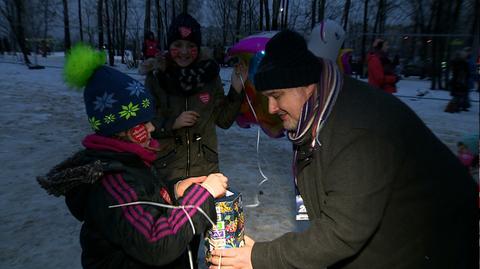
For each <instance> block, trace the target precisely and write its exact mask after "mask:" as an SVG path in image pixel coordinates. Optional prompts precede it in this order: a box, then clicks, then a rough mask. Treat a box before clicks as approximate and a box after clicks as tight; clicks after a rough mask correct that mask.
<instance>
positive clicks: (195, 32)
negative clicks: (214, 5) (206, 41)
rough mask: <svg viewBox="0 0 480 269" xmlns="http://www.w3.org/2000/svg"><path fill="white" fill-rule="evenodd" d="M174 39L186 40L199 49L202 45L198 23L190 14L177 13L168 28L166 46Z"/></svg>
mask: <svg viewBox="0 0 480 269" xmlns="http://www.w3.org/2000/svg"><path fill="white" fill-rule="evenodd" d="M175 40H187V41H190V42H193V43H195V45H197V47H198V48H199V49H200V46H201V45H202V33H201V31H200V24H199V23H198V22H197V20H195V19H194V18H193V17H192V16H190V15H189V14H187V13H182V14H180V15H178V16H177V17H176V18H175V19H174V20H173V22H172V24H171V25H170V28H168V34H167V43H168V47H170V45H171V44H172V43H173V42H174V41H175Z"/></svg>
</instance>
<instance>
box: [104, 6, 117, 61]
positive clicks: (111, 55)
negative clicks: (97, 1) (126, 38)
mask: <svg viewBox="0 0 480 269" xmlns="http://www.w3.org/2000/svg"><path fill="white" fill-rule="evenodd" d="M105 16H106V21H107V24H106V26H107V42H108V44H107V50H108V63H109V65H110V66H114V65H115V57H114V53H113V48H112V47H113V46H112V33H111V28H110V13H109V8H108V0H105Z"/></svg>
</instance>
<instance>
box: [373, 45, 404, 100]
mask: <svg viewBox="0 0 480 269" xmlns="http://www.w3.org/2000/svg"><path fill="white" fill-rule="evenodd" d="M387 51H388V42H386V41H385V40H383V39H376V40H375V41H374V42H373V50H372V51H371V52H369V53H368V58H367V62H368V84H370V85H372V86H374V87H377V88H379V89H382V90H383V91H384V92H387V93H395V92H397V88H396V83H397V82H398V76H397V75H396V74H395V67H394V65H393V64H392V61H390V59H389V58H388V55H387Z"/></svg>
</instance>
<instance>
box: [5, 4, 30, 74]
mask: <svg viewBox="0 0 480 269" xmlns="http://www.w3.org/2000/svg"><path fill="white" fill-rule="evenodd" d="M12 2H13V3H12ZM24 8H25V5H24V3H23V0H14V1H8V2H5V3H4V5H3V6H1V5H0V11H1V13H2V15H3V16H4V17H5V19H7V21H8V23H9V25H10V29H11V30H12V31H11V32H12V34H13V37H14V38H15V41H16V42H17V43H18V46H19V47H20V50H21V51H22V54H23V61H24V62H25V64H26V65H30V64H32V62H30V59H29V58H28V53H29V52H28V48H27V44H26V43H25V31H24V27H23V21H22V18H23V16H25V14H24V12H25V11H24ZM14 50H15V51H16V49H15V48H14Z"/></svg>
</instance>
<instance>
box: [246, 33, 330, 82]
mask: <svg viewBox="0 0 480 269" xmlns="http://www.w3.org/2000/svg"><path fill="white" fill-rule="evenodd" d="M320 71H321V65H320V61H319V59H318V58H317V57H316V56H315V55H314V54H313V53H312V52H311V51H310V50H308V47H307V43H306V41H305V39H304V38H303V37H302V36H301V35H300V34H298V33H297V32H294V31H291V30H283V31H281V32H279V33H278V34H276V35H275V36H273V37H272V39H270V40H269V41H268V43H267V45H266V48H265V56H264V57H263V59H262V60H261V62H260V65H259V67H258V70H257V72H256V74H255V79H254V81H255V88H256V90H257V91H268V90H275V89H287V88H295V87H300V86H307V85H310V84H313V83H317V82H319V81H320Z"/></svg>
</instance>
